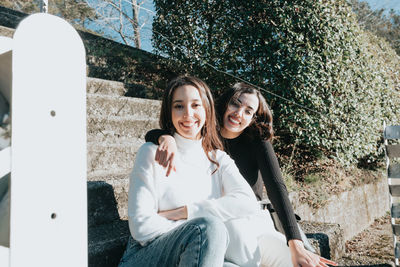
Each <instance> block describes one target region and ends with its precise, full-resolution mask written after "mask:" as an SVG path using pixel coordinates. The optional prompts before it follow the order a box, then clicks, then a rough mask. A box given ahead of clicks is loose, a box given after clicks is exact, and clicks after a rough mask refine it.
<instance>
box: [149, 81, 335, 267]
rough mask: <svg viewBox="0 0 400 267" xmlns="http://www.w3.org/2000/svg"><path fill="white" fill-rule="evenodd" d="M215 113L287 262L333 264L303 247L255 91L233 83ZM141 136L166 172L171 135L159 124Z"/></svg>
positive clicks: (170, 166)
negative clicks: (271, 216)
mask: <svg viewBox="0 0 400 267" xmlns="http://www.w3.org/2000/svg"><path fill="white" fill-rule="evenodd" d="M216 111H217V117H218V121H219V123H220V125H221V126H222V128H221V129H220V134H221V139H222V140H223V143H224V148H225V150H226V152H227V153H228V154H229V155H230V156H231V157H232V159H233V160H234V161H235V163H236V165H237V167H238V168H239V171H240V173H241V174H242V175H243V177H244V178H245V179H246V180H247V182H248V183H249V184H250V186H252V188H253V191H254V193H255V194H256V196H257V198H258V199H259V200H261V199H262V191H263V184H262V183H260V182H259V181H258V182H257V180H258V177H259V175H258V174H259V173H260V174H261V177H262V181H263V183H264V185H265V188H266V191H267V195H268V198H269V200H270V201H271V203H272V205H273V207H274V208H275V210H276V212H277V214H278V217H279V220H280V222H281V224H282V227H283V229H284V232H285V236H286V240H287V242H288V245H289V248H290V252H291V257H292V263H293V265H294V266H295V267H297V266H302V267H307V266H313V267H315V266H324V267H325V266H327V265H326V264H331V265H336V264H335V263H334V262H332V261H329V260H326V259H324V258H322V257H320V256H318V255H316V254H314V253H312V252H310V251H307V250H306V249H305V248H304V245H303V242H302V241H301V235H300V232H299V228H298V225H297V221H296V218H295V215H294V212H293V208H292V206H291V204H290V200H289V197H288V192H287V189H286V186H285V183H284V181H283V179H282V174H281V171H280V167H279V163H278V160H277V157H276V155H275V152H274V149H273V147H272V144H271V143H270V141H271V140H272V138H273V128H272V114H271V111H270V110H269V108H268V105H267V103H266V101H265V98H264V97H263V96H262V95H261V93H260V92H259V91H258V90H257V89H255V88H253V87H251V86H249V85H247V84H245V83H237V84H235V85H234V86H233V87H232V88H231V89H229V90H228V91H226V92H225V93H224V94H223V95H221V97H220V98H219V99H218V101H217V102H216ZM146 141H151V142H153V143H156V144H159V148H158V150H157V153H156V161H158V162H159V163H160V164H161V165H163V166H164V167H166V168H167V176H168V175H169V173H170V172H171V171H173V170H174V169H175V165H174V155H175V153H176V145H175V140H174V139H173V137H172V136H170V135H168V134H167V133H166V132H164V131H162V130H152V131H150V132H148V133H147V135H146Z"/></svg>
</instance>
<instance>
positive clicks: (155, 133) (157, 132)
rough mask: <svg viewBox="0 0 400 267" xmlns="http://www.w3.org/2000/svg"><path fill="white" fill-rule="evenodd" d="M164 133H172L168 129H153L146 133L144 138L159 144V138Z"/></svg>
mask: <svg viewBox="0 0 400 267" xmlns="http://www.w3.org/2000/svg"><path fill="white" fill-rule="evenodd" d="M162 135H170V133H169V132H168V131H167V130H161V129H153V130H150V131H148V132H147V133H146V136H145V137H144V139H145V140H146V142H152V143H153V144H155V145H159V143H158V138H160V136H162Z"/></svg>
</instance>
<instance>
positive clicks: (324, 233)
mask: <svg viewBox="0 0 400 267" xmlns="http://www.w3.org/2000/svg"><path fill="white" fill-rule="evenodd" d="M299 224H300V226H301V228H302V229H303V231H304V233H305V234H306V236H307V238H308V240H309V241H310V243H311V244H312V245H313V247H314V248H315V250H316V251H317V253H318V254H319V255H321V256H322V257H324V258H327V259H331V260H334V261H335V260H339V259H340V258H341V257H342V256H343V255H344V253H345V242H346V241H345V239H344V234H343V229H341V227H340V225H339V224H334V223H320V222H310V221H300V222H299Z"/></svg>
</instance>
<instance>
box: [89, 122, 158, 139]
mask: <svg viewBox="0 0 400 267" xmlns="http://www.w3.org/2000/svg"><path fill="white" fill-rule="evenodd" d="M87 125H88V126H87V135H88V140H92V139H91V138H93V139H94V140H95V139H96V138H98V137H99V136H103V137H106V138H120V137H124V138H140V139H144V136H145V134H146V133H147V132H148V131H149V130H151V129H155V128H159V125H158V121H155V120H128V119H119V120H114V119H107V118H98V117H89V118H88V120H87ZM110 140H111V139H110Z"/></svg>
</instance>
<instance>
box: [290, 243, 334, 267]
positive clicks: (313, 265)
mask: <svg viewBox="0 0 400 267" xmlns="http://www.w3.org/2000/svg"><path fill="white" fill-rule="evenodd" d="M289 248H290V253H291V255H292V262H293V266H294V267H328V264H329V265H331V266H337V263H336V262H334V261H331V260H328V259H325V258H323V257H321V256H319V255H317V254H314V253H312V252H310V251H308V250H306V249H305V248H304V245H303V242H302V241H301V240H297V239H292V240H289Z"/></svg>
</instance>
